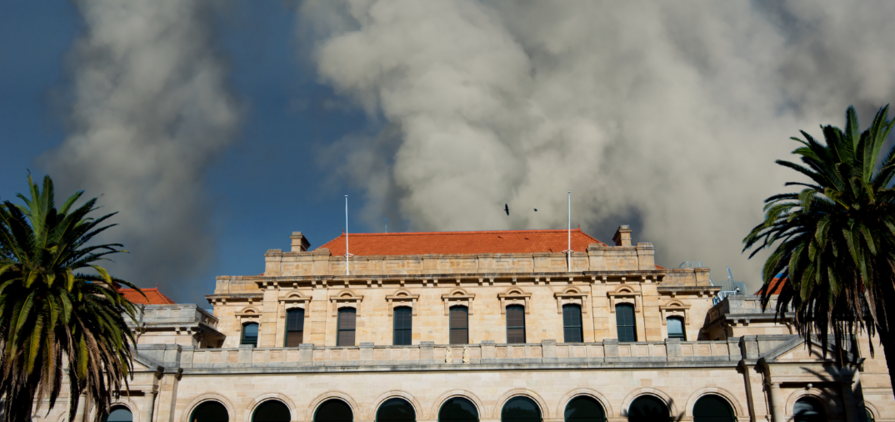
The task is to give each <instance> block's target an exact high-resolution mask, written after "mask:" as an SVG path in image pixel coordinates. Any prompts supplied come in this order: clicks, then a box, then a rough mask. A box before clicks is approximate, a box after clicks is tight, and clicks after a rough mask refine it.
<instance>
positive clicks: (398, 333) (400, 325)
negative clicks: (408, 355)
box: [392, 306, 413, 346]
mask: <svg viewBox="0 0 895 422" xmlns="http://www.w3.org/2000/svg"><path fill="white" fill-rule="evenodd" d="M392 315H393V317H394V319H395V322H394V334H393V335H392V337H393V339H392V340H393V341H392V343H393V344H394V345H395V346H409V345H411V344H413V309H412V308H408V307H406V306H402V307H400V308H395V309H394V311H393V312H392Z"/></svg>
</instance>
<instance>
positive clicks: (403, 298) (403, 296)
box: [385, 289, 420, 316]
mask: <svg viewBox="0 0 895 422" xmlns="http://www.w3.org/2000/svg"><path fill="white" fill-rule="evenodd" d="M419 298H420V295H415V294H412V293H410V292H409V291H408V290H406V289H398V290H395V293H393V294H390V295H388V296H386V297H385V301H386V302H388V316H392V315H394V311H395V307H401V306H408V305H409V306H410V309H411V313H412V314H413V316H417V307H416V304H417V302H419Z"/></svg>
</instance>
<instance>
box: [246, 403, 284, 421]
mask: <svg viewBox="0 0 895 422" xmlns="http://www.w3.org/2000/svg"><path fill="white" fill-rule="evenodd" d="M291 420H292V412H290V411H289V408H288V407H286V405H285V404H283V403H282V402H280V401H277V400H268V401H266V402H264V403H261V405H260V406H258V408H257V409H255V413H253V414H252V422H290V421H291Z"/></svg>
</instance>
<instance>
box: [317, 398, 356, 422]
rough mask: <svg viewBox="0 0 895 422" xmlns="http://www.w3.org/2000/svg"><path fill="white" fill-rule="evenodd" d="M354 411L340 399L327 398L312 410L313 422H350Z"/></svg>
mask: <svg viewBox="0 0 895 422" xmlns="http://www.w3.org/2000/svg"><path fill="white" fill-rule="evenodd" d="M353 420H354V412H352V411H351V408H350V407H348V405H347V404H345V402H343V401H342V400H336V399H332V400H327V401H325V402H323V404H321V405H320V407H318V408H317V411H315V412H314V422H352V421H353Z"/></svg>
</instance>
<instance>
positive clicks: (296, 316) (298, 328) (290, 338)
mask: <svg viewBox="0 0 895 422" xmlns="http://www.w3.org/2000/svg"><path fill="white" fill-rule="evenodd" d="M304 336H305V310H304V309H301V308H293V309H289V310H288V311H286V347H298V345H299V344H301V342H302V340H303V339H304Z"/></svg>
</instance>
